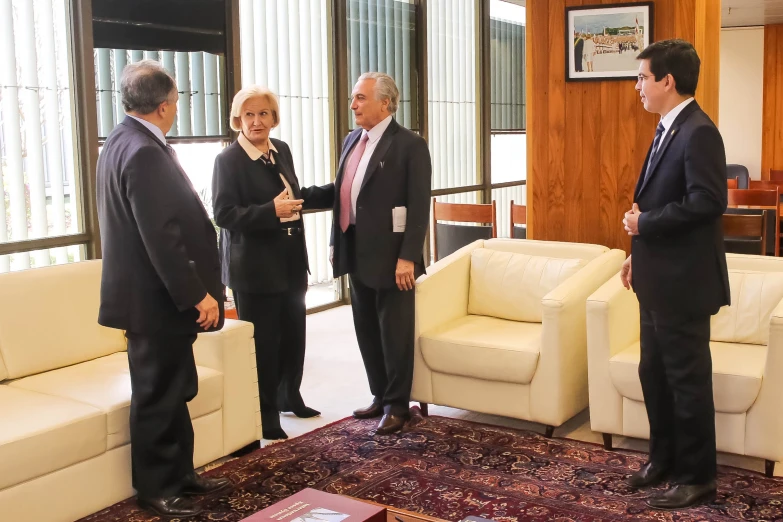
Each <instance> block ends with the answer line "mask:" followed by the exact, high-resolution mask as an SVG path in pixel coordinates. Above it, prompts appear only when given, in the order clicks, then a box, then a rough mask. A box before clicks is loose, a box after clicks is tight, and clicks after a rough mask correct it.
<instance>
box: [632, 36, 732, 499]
mask: <svg viewBox="0 0 783 522" xmlns="http://www.w3.org/2000/svg"><path fill="white" fill-rule="evenodd" d="M638 59H639V60H640V65H639V78H638V82H637V84H636V90H637V91H639V94H640V96H641V99H642V103H643V104H644V108H645V109H646V110H648V111H650V112H654V113H656V114H660V115H661V121H660V123H659V124H658V128H657V130H656V134H655V139H654V141H653V144H652V146H651V147H650V151H649V153H648V155H647V160H646V161H645V163H644V166H643V168H642V172H641V175H640V177H639V181H638V183H637V185H636V192H635V194H634V204H633V208H632V209H631V210H630V211H628V212H627V213H626V214H625V218H624V220H623V224H624V226H625V230H626V232H627V233H628V234H629V235H631V236H633V237H632V241H631V256H629V257H628V259H627V260H626V261H625V263H624V264H623V268H622V271H621V273H620V277H621V279H622V282H623V285H625V287H626V288H631V287H632V288H633V290H634V291H635V292H636V295H637V297H638V299H639V308H640V314H641V361H640V364H639V379H640V380H641V383H642V391H643V393H644V403H645V407H646V408H647V417H648V419H649V421H650V460H649V462H647V464H645V465H644V466H643V467H642V469H641V470H640V471H638V472H636V473H634V474H633V475H632V476H631V477H630V478H629V484H630V485H631V486H634V487H644V486H651V485H654V484H657V483H659V482H661V481H662V480H664V478H670V479H671V480H672V484H673V486H672V487H671V488H670V489H669V490H668V491H666V492H665V493H664V494H663V495H662V496H659V497H655V498H652V499H650V500H648V504H649V505H650V506H652V507H654V508H660V509H677V508H683V507H688V506H692V505H695V504H698V503H700V502H703V501H709V500H712V499H714V498H715V494H716V483H715V478H716V473H717V471H716V466H717V464H716V449H715V406H714V404H713V398H712V358H711V355H710V344H709V343H710V316H712V315H714V314H716V313H717V312H718V310H719V309H720V307H722V306H724V305H728V304H729V303H730V297H729V281H728V272H727V269H726V253H725V250H724V245H723V230H722V227H721V216H722V215H723V213H724V212H725V210H726V204H727V191H726V154H725V150H724V147H723V140H722V138H721V135H720V132H718V129H717V128H716V127H715V125H714V124H713V122H712V121H711V120H710V118H709V117H708V116H707V115H706V114H705V113H704V111H702V110H701V108H700V107H699V105H698V104H697V103H696V101H694V99H693V95H694V93H695V92H696V84H697V82H698V79H699V67H700V60H699V57H698V55H697V54H696V50H695V49H694V48H693V46H692V45H691V44H689V43H688V42H685V41H683V40H666V41H662V42H657V43H654V44H652V45H650V46H649V47H648V48H646V49H645V50H644V51H643V52H642V53H641V54H640V55H639V57H638Z"/></svg>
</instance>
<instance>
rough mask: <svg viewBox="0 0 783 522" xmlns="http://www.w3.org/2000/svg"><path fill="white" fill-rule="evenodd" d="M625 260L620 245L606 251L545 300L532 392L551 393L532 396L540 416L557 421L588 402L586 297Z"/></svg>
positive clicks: (535, 412)
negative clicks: (539, 349)
mask: <svg viewBox="0 0 783 522" xmlns="http://www.w3.org/2000/svg"><path fill="white" fill-rule="evenodd" d="M624 260H625V254H624V253H623V252H622V251H620V250H610V251H608V252H605V253H604V254H602V255H600V256H599V257H597V258H595V259H593V260H592V261H590V262H589V263H588V264H587V265H586V266H585V267H584V268H582V269H581V270H579V271H578V272H577V273H576V274H574V275H573V276H571V277H570V278H568V279H567V280H566V281H564V282H563V283H562V284H560V285H558V286H557V288H555V289H554V290H552V291H551V292H549V293H548V294H547V295H545V296H544V298H543V299H542V300H541V306H542V333H541V352H540V355H539V361H538V367H537V369H536V373H535V375H534V377H533V381H532V383H531V385H532V389H531V396H532V397H539V398H541V397H548V398H547V400H546V401H540V400H537V401H533V402H531V412H532V414H533V416H534V418H536V419H537V420H538V419H540V422H544V423H546V424H549V425H551V426H559V425H560V424H562V423H563V422H565V421H566V420H568V419H569V418H570V417H572V416H573V415H575V414H576V413H578V412H579V411H581V410H583V409H584V408H585V407H586V406H587V393H586V392H587V339H586V333H585V302H586V301H587V298H588V296H590V295H591V294H592V293H593V292H595V290H596V289H598V288H599V287H600V286H601V285H602V284H604V283H605V282H606V281H607V280H608V279H609V278H610V277H612V276H613V275H614V274H616V273H617V271H618V270H619V269H620V267H621V266H622V263H623V261H624Z"/></svg>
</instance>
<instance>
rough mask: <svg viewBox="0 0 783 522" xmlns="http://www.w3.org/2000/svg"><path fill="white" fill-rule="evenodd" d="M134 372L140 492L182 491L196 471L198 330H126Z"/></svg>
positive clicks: (134, 446) (135, 468)
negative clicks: (193, 408)
mask: <svg viewBox="0 0 783 522" xmlns="http://www.w3.org/2000/svg"><path fill="white" fill-rule="evenodd" d="M126 337H127V338H128V363H129V366H130V378H131V390H132V393H131V406H130V436H131V462H132V473H133V477H132V478H133V487H134V488H135V489H136V491H137V492H138V495H139V497H142V498H153V497H167V496H171V495H177V494H179V493H180V490H181V488H182V479H183V478H185V476H187V475H189V474H191V473H193V425H192V424H191V421H190V413H189V412H188V404H187V403H188V402H189V401H190V400H191V399H193V397H195V396H196V393H198V375H197V373H196V362H195V359H194V357H193V342H194V341H195V340H196V335H195V334H190V335H141V334H133V333H130V332H128V333H126Z"/></svg>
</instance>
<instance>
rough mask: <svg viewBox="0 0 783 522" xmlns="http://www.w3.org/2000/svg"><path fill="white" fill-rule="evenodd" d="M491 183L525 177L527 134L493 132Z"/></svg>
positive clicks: (491, 142)
mask: <svg viewBox="0 0 783 522" xmlns="http://www.w3.org/2000/svg"><path fill="white" fill-rule="evenodd" d="M490 146H491V149H492V157H491V162H492V184H493V185H494V184H496V183H508V182H509V181H522V180H526V179H527V134H522V133H515V134H493V135H492V138H491V139H490Z"/></svg>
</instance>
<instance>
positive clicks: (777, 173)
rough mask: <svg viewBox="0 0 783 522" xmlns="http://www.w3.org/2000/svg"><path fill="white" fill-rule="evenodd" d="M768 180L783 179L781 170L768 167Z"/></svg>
mask: <svg viewBox="0 0 783 522" xmlns="http://www.w3.org/2000/svg"><path fill="white" fill-rule="evenodd" d="M769 179H770V181H783V170H775V169H769Z"/></svg>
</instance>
